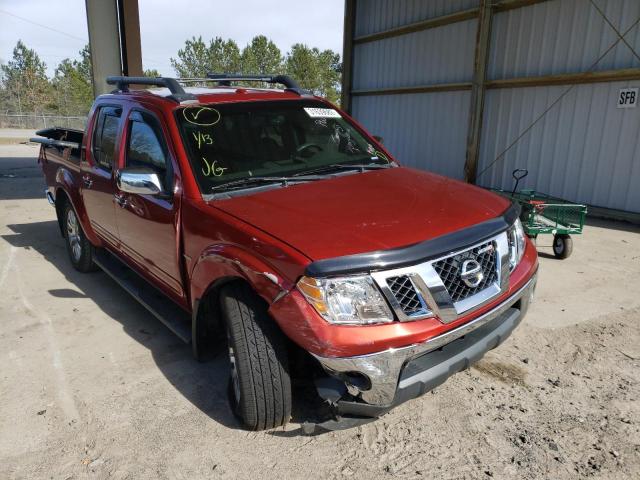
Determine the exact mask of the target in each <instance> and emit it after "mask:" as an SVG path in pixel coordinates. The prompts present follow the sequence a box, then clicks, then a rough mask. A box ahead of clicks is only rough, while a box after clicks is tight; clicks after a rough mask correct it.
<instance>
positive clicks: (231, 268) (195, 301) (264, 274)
mask: <svg viewBox="0 0 640 480" xmlns="http://www.w3.org/2000/svg"><path fill="white" fill-rule="evenodd" d="M238 279H241V280H244V281H246V282H247V283H248V284H249V285H251V287H252V288H253V290H254V291H255V292H257V293H258V294H259V295H260V297H262V299H263V300H264V301H265V302H267V304H268V305H271V304H273V303H274V302H275V301H277V300H278V299H280V298H281V297H282V296H283V295H285V294H286V293H287V292H289V291H290V290H291V289H292V288H293V286H294V285H293V284H292V283H291V282H290V281H289V280H287V279H286V278H285V277H284V276H283V275H281V274H280V273H279V272H278V271H276V270H275V269H274V268H273V267H272V266H271V265H269V263H268V262H266V261H265V260H263V259H261V258H258V257H257V256H256V255H255V254H253V253H252V252H251V251H249V250H246V249H244V248H242V247H239V246H237V245H231V244H218V245H211V246H209V247H207V248H205V249H204V250H203V251H202V253H201V254H200V256H199V257H198V259H197V261H196V263H195V265H194V267H193V269H192V271H191V285H190V287H191V299H192V300H191V301H192V318H191V334H192V335H191V337H192V347H193V353H194V356H195V357H196V358H198V359H200V358H201V355H202V353H203V352H202V351H200V350H199V348H198V339H199V338H201V335H202V332H203V331H204V330H203V325H202V324H203V321H202V318H201V316H200V315H199V314H198V312H199V307H200V301H201V299H202V298H204V297H205V296H206V295H207V294H208V293H209V292H210V291H211V290H213V289H217V288H219V287H221V286H222V285H224V284H225V283H228V282H230V281H233V280H238Z"/></svg>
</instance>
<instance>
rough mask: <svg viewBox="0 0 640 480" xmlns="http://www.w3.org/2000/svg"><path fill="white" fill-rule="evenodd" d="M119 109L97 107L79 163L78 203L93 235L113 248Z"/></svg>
mask: <svg viewBox="0 0 640 480" xmlns="http://www.w3.org/2000/svg"><path fill="white" fill-rule="evenodd" d="M121 116H122V108H121V107H115V106H102V107H98V110H97V111H96V115H94V117H95V124H94V128H93V133H92V137H91V139H90V142H89V145H88V151H87V152H86V160H87V161H86V162H82V167H81V176H82V178H81V184H80V191H81V192H82V200H83V203H84V207H85V209H86V211H87V214H88V216H89V221H90V223H91V227H92V228H93V231H94V232H96V233H97V234H98V235H99V236H100V237H101V238H102V239H103V240H105V241H106V242H108V243H110V244H111V245H113V246H117V245H118V229H117V224H116V212H115V205H114V203H115V202H114V197H113V195H114V193H115V178H114V170H115V168H116V165H117V163H118V162H117V157H118V151H119V149H118V137H119V133H120V125H121V118H120V117H121Z"/></svg>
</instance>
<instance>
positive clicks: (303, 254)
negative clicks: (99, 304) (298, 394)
mask: <svg viewBox="0 0 640 480" xmlns="http://www.w3.org/2000/svg"><path fill="white" fill-rule="evenodd" d="M108 81H109V83H111V84H113V85H115V86H116V90H115V91H114V92H113V93H111V94H108V95H101V96H100V97H98V98H97V99H96V101H95V104H94V105H93V107H92V109H91V112H90V115H89V119H88V123H87V129H86V131H85V132H81V131H74V130H69V129H59V128H54V129H49V130H43V131H40V132H38V133H39V135H40V137H39V138H36V139H34V140H36V141H39V142H40V143H42V147H41V151H40V155H39V162H40V163H41V164H42V169H43V171H44V175H45V177H46V183H47V186H48V188H47V190H46V196H47V198H48V200H49V202H50V203H51V204H52V205H54V206H55V210H56V213H57V217H58V221H59V224H60V231H61V233H62V235H63V237H64V239H65V241H66V245H67V248H68V253H69V258H70V260H71V263H72V264H73V266H74V267H75V268H76V269H77V270H79V271H81V272H89V271H92V270H95V269H97V268H100V269H102V270H104V271H105V272H106V273H107V274H109V275H110V276H111V277H113V278H114V279H115V280H116V281H117V282H118V283H120V284H121V285H122V286H123V287H124V288H125V289H126V290H127V291H128V292H129V293H130V294H132V295H133V296H134V297H135V298H136V299H138V300H139V301H140V302H141V303H142V304H143V305H145V306H146V307H147V308H148V309H149V310H150V311H151V312H152V313H153V314H154V315H155V316H156V317H158V318H159V319H160V320H161V321H163V322H164V323H165V324H166V325H167V326H168V327H169V328H170V329H171V330H173V331H174V332H175V333H176V334H177V335H178V336H179V337H180V338H182V339H183V340H184V341H186V342H191V343H192V345H193V351H194V354H195V355H196V357H201V356H202V355H203V352H204V351H205V349H206V346H207V345H211V344H212V343H211V342H213V341H216V339H220V340H221V341H222V342H225V345H228V352H229V360H230V375H229V386H228V388H229V396H230V400H231V403H232V407H233V409H234V412H235V413H236V414H237V415H238V416H239V417H240V418H241V419H242V421H243V422H244V424H245V426H246V427H247V428H250V429H256V430H257V429H266V428H273V427H275V426H278V425H282V424H284V423H286V422H287V421H288V420H289V418H290V414H291V407H292V388H291V377H292V372H293V371H294V370H295V371H297V372H302V374H303V375H305V376H308V377H310V378H312V379H313V381H314V382H315V385H316V390H317V393H318V396H319V398H321V399H323V400H324V401H325V402H326V403H327V404H328V405H329V406H330V410H331V411H332V412H333V415H334V416H335V417H334V420H332V421H334V422H338V423H340V421H345V422H348V419H354V418H363V417H367V418H371V417H376V416H379V415H381V414H382V413H384V412H386V411H388V410H389V409H391V408H393V407H394V406H396V405H398V404H399V403H401V402H404V401H406V400H408V399H411V398H414V397H416V396H419V395H421V394H423V393H425V392H426V391H429V390H430V389H432V388H434V387H435V386H437V385H439V384H441V383H442V382H443V381H444V380H445V379H446V378H447V377H449V376H450V375H452V374H453V373H455V372H457V371H460V370H462V369H464V368H467V367H468V366H469V365H470V364H471V363H472V362H474V361H476V360H478V359H479V358H481V357H482V355H483V354H484V353H485V352H487V351H488V350H490V349H492V348H494V347H496V346H497V345H498V344H500V343H501V342H502V341H503V340H504V339H505V338H506V337H507V336H508V335H509V334H510V333H511V332H512V331H513V329H514V328H515V327H516V326H517V325H518V323H519V322H520V321H521V320H522V318H523V316H524V315H525V313H526V311H527V307H528V305H529V302H530V300H531V298H532V297H533V292H534V289H535V283H536V272H537V268H538V260H537V255H536V251H535V248H533V247H532V245H531V243H530V241H529V240H528V239H527V238H526V237H525V235H524V233H523V230H522V225H521V223H520V220H519V218H518V217H519V209H518V207H517V206H516V205H513V204H511V203H510V202H509V201H507V200H506V199H504V198H502V197H499V196H497V195H494V194H493V193H490V192H488V191H486V190H483V189H480V188H477V187H475V186H472V185H468V184H465V183H462V182H459V181H456V180H452V179H449V178H445V177H441V176H438V175H434V174H432V173H428V172H424V171H418V170H414V169H410V168H406V167H403V166H401V165H400V164H399V163H398V162H397V161H396V160H395V159H394V158H393V157H392V155H391V154H390V153H389V152H388V151H387V150H386V149H385V147H384V146H383V145H382V143H381V139H379V138H378V137H373V136H371V135H369V134H368V133H367V132H366V131H365V130H364V129H363V128H362V127H361V126H360V125H358V123H356V122H355V121H354V120H353V119H352V118H350V117H349V115H347V114H346V113H345V112H343V111H341V110H340V109H338V108H336V107H335V106H333V105H332V104H330V103H328V102H327V101H325V100H323V99H321V98H318V97H316V96H313V95H311V94H309V93H308V92H306V91H304V90H302V89H300V88H299V87H298V85H297V84H296V82H295V81H293V80H292V79H291V78H289V77H286V76H250V77H238V76H230V75H210V76H209V78H207V79H200V80H198V82H197V85H199V86H192V87H183V85H184V82H182V83H180V82H179V81H176V80H175V79H171V78H143V77H135V78H134V77H110V78H109V80H108ZM256 81H257V82H266V83H269V84H272V85H270V87H273V86H274V85H273V84H282V85H283V86H284V87H285V88H284V89H282V90H280V89H275V88H252V87H250V86H247V85H249V84H250V82H256ZM132 84H138V85H146V86H151V87H159V88H150V89H135V90H134V89H132V90H130V89H129V85H132ZM203 85H209V87H205V86H203ZM238 85H243V86H238ZM43 137H46V138H43ZM294 367H295V368H294Z"/></svg>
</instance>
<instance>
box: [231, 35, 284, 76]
mask: <svg viewBox="0 0 640 480" xmlns="http://www.w3.org/2000/svg"><path fill="white" fill-rule="evenodd" d="M241 61H242V70H241V71H242V73H245V74H250V73H259V74H268V73H280V72H281V71H282V54H281V53H280V49H279V48H278V47H277V46H276V44H275V43H273V42H272V41H271V40H269V39H268V38H267V37H265V36H264V35H258V36H257V37H254V38H253V40H251V43H250V44H248V45H247V46H246V47H244V49H243V50H242V57H241Z"/></svg>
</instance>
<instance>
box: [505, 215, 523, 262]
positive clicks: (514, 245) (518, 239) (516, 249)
mask: <svg viewBox="0 0 640 480" xmlns="http://www.w3.org/2000/svg"><path fill="white" fill-rule="evenodd" d="M508 235H509V266H510V267H511V270H513V269H514V268H516V267H517V266H518V264H519V263H520V260H522V256H523V255H524V249H525V246H526V244H527V242H526V240H525V236H524V228H522V222H521V221H520V219H519V218H518V219H517V220H516V221H515V223H514V224H513V226H512V227H511V228H510V229H509V231H508Z"/></svg>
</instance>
